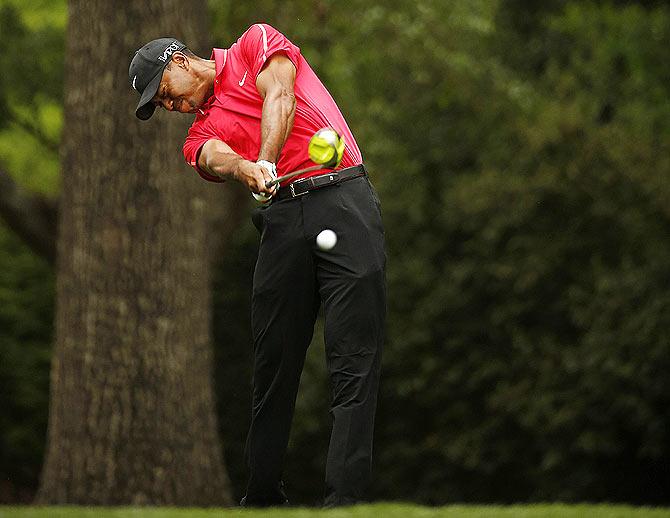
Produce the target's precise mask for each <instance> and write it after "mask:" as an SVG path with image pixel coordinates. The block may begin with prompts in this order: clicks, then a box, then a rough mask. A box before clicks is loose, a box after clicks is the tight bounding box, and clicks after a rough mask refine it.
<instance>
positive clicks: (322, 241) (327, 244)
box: [316, 228, 337, 250]
mask: <svg viewBox="0 0 670 518" xmlns="http://www.w3.org/2000/svg"><path fill="white" fill-rule="evenodd" d="M335 243H337V234H336V233H335V232H333V231H332V230H330V229H328V228H327V229H326V230H322V231H321V232H319V235H318V236H316V246H318V247H319V249H321V250H330V249H331V248H333V247H334V246H335Z"/></svg>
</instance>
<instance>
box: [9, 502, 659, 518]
mask: <svg viewBox="0 0 670 518" xmlns="http://www.w3.org/2000/svg"><path fill="white" fill-rule="evenodd" d="M229 516H240V517H249V518H261V517H263V518H264V517H269V518H308V517H310V518H311V517H313V516H314V517H323V518H349V517H351V518H377V517H379V518H628V517H633V518H660V517H669V518H670V509H667V508H649V507H629V506H621V505H586V504H584V505H558V504H542V505H519V506H477V505H450V506H445V507H422V506H418V505H412V504H391V503H386V504H374V505H359V506H355V507H346V508H339V509H329V510H320V509H309V508H287V509H258V510H249V509H239V508H230V509H176V508H169V507H162V508H160V507H142V508H140V507H118V508H99V507H1V506H0V518H43V517H44V518H218V517H224V518H225V517H229Z"/></svg>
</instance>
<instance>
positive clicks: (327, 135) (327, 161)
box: [308, 128, 345, 167]
mask: <svg viewBox="0 0 670 518" xmlns="http://www.w3.org/2000/svg"><path fill="white" fill-rule="evenodd" d="M344 146H345V144H344V139H343V138H342V137H340V135H339V134H338V133H337V131H335V130H334V129H333V128H323V129H320V130H319V131H317V132H316V133H315V134H314V136H313V137H312V138H311V139H310V140H309V146H308V152H309V158H310V159H311V160H312V161H314V162H316V163H317V164H322V165H323V166H325V167H337V166H338V165H340V162H341V161H342V155H343V154H344Z"/></svg>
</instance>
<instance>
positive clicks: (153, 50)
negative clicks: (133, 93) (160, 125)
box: [128, 38, 186, 121]
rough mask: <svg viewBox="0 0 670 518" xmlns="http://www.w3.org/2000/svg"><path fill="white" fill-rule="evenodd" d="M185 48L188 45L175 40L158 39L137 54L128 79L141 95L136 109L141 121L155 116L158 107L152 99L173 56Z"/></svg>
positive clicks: (129, 70) (131, 63)
mask: <svg viewBox="0 0 670 518" xmlns="http://www.w3.org/2000/svg"><path fill="white" fill-rule="evenodd" d="M185 48H186V45H184V44H183V43H182V42H181V41H179V40H177V39H175V38H158V39H157V40H153V41H150V42H149V43H147V44H146V45H145V46H144V47H142V48H141V49H140V50H138V51H137V52H135V57H134V58H133V60H132V61H131V62H130V68H129V69H128V79H130V84H131V85H132V87H133V88H134V89H135V90H137V91H138V92H139V93H140V102H139V104H138V105H137V108H136V109H135V115H137V117H138V118H139V119H142V120H143V121H145V120H147V119H148V118H149V117H151V116H152V115H153V114H154V110H155V109H156V106H155V105H154V104H153V103H152V102H151V99H153V98H154V95H156V92H157V91H158V85H160V82H161V78H162V77H163V70H164V69H165V67H166V65H167V64H168V63H169V62H170V60H171V59H172V54H173V53H174V52H176V51H178V50H184V49H185Z"/></svg>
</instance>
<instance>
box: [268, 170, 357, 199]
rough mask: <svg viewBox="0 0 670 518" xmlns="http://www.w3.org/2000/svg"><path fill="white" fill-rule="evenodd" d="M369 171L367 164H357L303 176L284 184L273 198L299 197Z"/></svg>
mask: <svg viewBox="0 0 670 518" xmlns="http://www.w3.org/2000/svg"><path fill="white" fill-rule="evenodd" d="M366 174H368V172H367V171H366V170H365V165H363V164H361V165H356V166H354V167H347V168H346V169H340V170H339V171H331V172H329V173H326V174H321V175H318V176H310V177H309V178H301V179H300V180H296V181H294V182H291V183H290V184H289V185H283V186H282V187H281V188H280V189H279V192H278V193H277V194H276V195H275V196H274V197H273V200H286V199H288V198H297V197H298V196H302V195H303V194H307V193H308V192H310V191H314V190H315V189H321V188H323V187H328V186H329V185H336V184H338V183H342V182H344V181H346V180H353V179H354V178H359V177H361V176H365V175H366Z"/></svg>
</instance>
